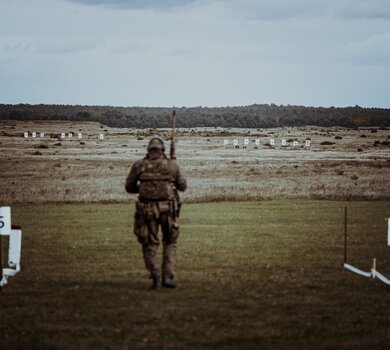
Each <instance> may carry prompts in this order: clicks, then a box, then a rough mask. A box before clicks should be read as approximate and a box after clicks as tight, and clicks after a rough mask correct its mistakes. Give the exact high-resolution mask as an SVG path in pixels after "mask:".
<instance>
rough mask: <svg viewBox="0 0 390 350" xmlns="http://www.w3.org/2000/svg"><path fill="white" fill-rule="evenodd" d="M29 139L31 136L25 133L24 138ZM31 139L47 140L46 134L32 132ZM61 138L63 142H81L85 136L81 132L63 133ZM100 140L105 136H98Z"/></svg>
mask: <svg viewBox="0 0 390 350" xmlns="http://www.w3.org/2000/svg"><path fill="white" fill-rule="evenodd" d="M29 137H30V134H29V133H28V132H25V133H24V138H25V139H26V140H27V139H29ZM31 138H32V139H37V138H41V139H43V138H45V133H44V132H41V133H37V132H32V133H31ZM60 138H61V139H62V140H66V139H68V140H72V139H73V138H77V139H79V140H81V139H82V138H83V134H82V133H81V132H79V133H77V134H74V133H72V132H70V133H68V134H67V133H65V132H62V133H61V135H60ZM98 139H99V140H104V134H101V133H100V134H98Z"/></svg>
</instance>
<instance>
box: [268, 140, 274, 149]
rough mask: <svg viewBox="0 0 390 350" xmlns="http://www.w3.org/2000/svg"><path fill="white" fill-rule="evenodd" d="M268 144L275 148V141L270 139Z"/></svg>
mask: <svg viewBox="0 0 390 350" xmlns="http://www.w3.org/2000/svg"><path fill="white" fill-rule="evenodd" d="M269 144H270V145H271V146H272V147H274V146H275V139H270V140H269Z"/></svg>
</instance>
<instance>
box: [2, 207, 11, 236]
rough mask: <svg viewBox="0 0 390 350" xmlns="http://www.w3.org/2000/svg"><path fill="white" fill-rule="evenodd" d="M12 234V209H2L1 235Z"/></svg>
mask: <svg viewBox="0 0 390 350" xmlns="http://www.w3.org/2000/svg"><path fill="white" fill-rule="evenodd" d="M10 233H11V208H10V207H0V235H5V236H8V235H9V234H10Z"/></svg>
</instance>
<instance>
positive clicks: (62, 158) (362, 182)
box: [0, 121, 390, 205]
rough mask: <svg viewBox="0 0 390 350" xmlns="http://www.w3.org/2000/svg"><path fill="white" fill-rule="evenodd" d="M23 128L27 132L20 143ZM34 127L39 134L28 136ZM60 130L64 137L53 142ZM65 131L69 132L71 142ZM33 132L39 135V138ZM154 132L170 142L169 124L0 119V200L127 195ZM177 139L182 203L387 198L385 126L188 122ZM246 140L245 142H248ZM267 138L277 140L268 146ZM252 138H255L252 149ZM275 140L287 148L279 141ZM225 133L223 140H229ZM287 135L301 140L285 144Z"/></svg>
mask: <svg viewBox="0 0 390 350" xmlns="http://www.w3.org/2000/svg"><path fill="white" fill-rule="evenodd" d="M24 132H29V138H28V139H27V140H26V139H25V138H24V136H23V134H24ZM32 132H36V133H37V137H36V138H35V139H32V137H31V133H32ZM62 132H64V133H66V136H67V138H66V139H63V140H61V139H60V134H61V133H62ZM69 132H72V133H73V134H74V136H73V138H72V140H70V139H68V133H69ZM78 132H81V133H82V135H83V138H82V139H81V140H78V139H77V133H78ZM40 133H45V136H44V137H43V138H40V137H39V136H40ZM100 133H103V134H104V139H103V140H99V136H98V135H99V134H100ZM155 134H157V135H160V136H162V137H163V138H165V139H167V138H169V134H170V130H167V129H142V130H137V129H127V128H126V129H120V128H109V127H106V126H103V125H100V124H98V123H89V122H88V123H83V122H77V123H76V122H61V121H55V122H48V121H34V122H16V121H1V122H0V169H1V170H0V178H1V183H0V201H1V204H3V205H4V204H14V203H43V202H91V201H92V202H100V201H103V202H123V201H131V200H134V199H135V196H130V195H128V194H127V193H126V192H125V191H124V183H125V179H126V176H127V174H128V172H129V170H130V167H131V165H132V163H133V162H134V161H135V160H137V159H140V158H142V157H143V156H144V155H145V152H146V145H147V143H148V139H149V138H150V137H151V136H153V135H155ZM177 136H178V141H177V162H178V164H179V165H180V167H181V169H182V171H183V173H184V174H185V176H186V177H187V179H188V191H187V192H186V193H185V194H183V200H184V201H187V202H193V201H210V200H226V199H233V200H243V199H246V200H248V199H249V200H251V199H289V198H301V199H332V200H334V199H336V200H351V199H368V200H371V199H375V200H389V199H390V146H389V141H390V130H378V129H376V128H375V129H371V128H367V129H360V130H351V129H343V128H336V127H332V128H319V127H311V126H307V127H304V128H303V127H300V128H274V129H261V130H260V129H222V128H194V129H179V130H178V135H177ZM245 138H247V139H249V145H248V146H247V147H246V148H244V147H243V143H244V139H245ZM271 138H273V139H275V142H276V146H275V147H269V146H268V145H267V144H268V143H269V142H270V139H271ZM233 139H237V140H238V141H239V148H235V147H234V146H233V145H232V143H233ZM256 139H259V140H260V146H259V147H258V149H256V148H255V140H256ZM282 139H285V140H286V142H287V144H288V146H286V147H282V146H281V145H280V143H281V140H282ZM306 139H310V141H311V146H310V148H305V147H304V143H305V140H306ZM224 140H229V145H228V146H225V145H224ZM294 140H297V141H298V142H299V146H298V147H294V146H293V145H292V142H293V141H294ZM323 142H328V143H332V144H330V145H324V144H322V143H323ZM166 146H167V148H169V142H167V145H166Z"/></svg>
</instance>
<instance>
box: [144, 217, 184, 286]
mask: <svg viewBox="0 0 390 350" xmlns="http://www.w3.org/2000/svg"><path fill="white" fill-rule="evenodd" d="M142 220H143V225H145V226H146V227H147V236H146V237H138V241H139V242H140V243H141V244H142V251H143V257H144V262H145V266H146V268H147V270H148V271H149V272H150V277H151V278H160V277H161V273H160V267H159V264H158V263H157V251H158V248H159V246H160V239H159V236H158V231H159V227H161V231H162V243H163V258H162V269H161V272H162V277H163V279H164V278H170V279H174V278H175V264H176V249H177V239H178V236H179V225H178V224H177V223H176V221H175V220H174V218H173V217H172V215H170V214H169V213H160V214H159V216H158V217H157V218H153V219H152V220H148V219H145V218H142Z"/></svg>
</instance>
